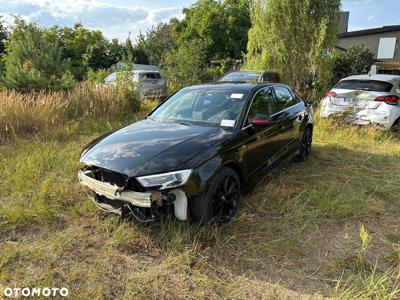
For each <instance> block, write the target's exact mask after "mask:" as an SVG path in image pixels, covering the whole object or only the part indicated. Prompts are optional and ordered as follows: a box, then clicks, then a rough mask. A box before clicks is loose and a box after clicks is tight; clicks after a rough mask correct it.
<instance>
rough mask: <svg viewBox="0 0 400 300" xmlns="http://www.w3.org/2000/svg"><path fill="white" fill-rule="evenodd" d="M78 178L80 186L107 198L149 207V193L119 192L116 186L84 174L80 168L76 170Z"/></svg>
mask: <svg viewBox="0 0 400 300" xmlns="http://www.w3.org/2000/svg"><path fill="white" fill-rule="evenodd" d="M87 172H90V171H87ZM78 178H79V182H80V183H81V185H82V186H85V187H87V188H89V189H90V190H92V191H93V192H95V193H96V194H98V195H101V196H104V197H107V198H108V199H111V200H122V201H126V202H129V203H131V204H132V205H134V206H138V207H147V208H149V207H151V193H139V192H134V191H122V192H121V191H120V190H119V187H118V186H116V185H112V184H110V183H107V182H101V181H99V180H96V179H94V178H92V177H90V176H88V175H86V174H85V172H84V171H82V170H81V171H79V172H78Z"/></svg>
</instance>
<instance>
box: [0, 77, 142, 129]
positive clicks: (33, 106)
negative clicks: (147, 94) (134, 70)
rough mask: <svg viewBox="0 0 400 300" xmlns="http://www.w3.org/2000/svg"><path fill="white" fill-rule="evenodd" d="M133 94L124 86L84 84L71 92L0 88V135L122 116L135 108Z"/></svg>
mask: <svg viewBox="0 0 400 300" xmlns="http://www.w3.org/2000/svg"><path fill="white" fill-rule="evenodd" d="M139 108H140V102H139V99H138V97H137V96H136V95H134V94H132V93H128V92H127V91H126V89H124V88H123V87H107V88H105V87H90V86H88V85H86V84H84V83H82V84H79V85H77V86H76V87H75V88H74V89H72V90H70V91H60V92H49V91H41V92H36V93H34V92H31V93H19V92H16V91H13V90H2V91H0V136H2V135H4V136H10V135H11V136H17V135H19V134H21V133H27V132H37V131H40V130H43V129H48V128H52V127H55V126H59V125H62V124H65V123H67V122H68V121H71V120H74V121H80V120H82V119H85V118H90V119H96V118H101V119H106V120H113V119H121V118H122V117H124V116H127V115H129V114H131V113H133V112H136V111H138V110H139Z"/></svg>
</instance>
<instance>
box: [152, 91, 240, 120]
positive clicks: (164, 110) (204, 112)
mask: <svg viewBox="0 0 400 300" xmlns="http://www.w3.org/2000/svg"><path fill="white" fill-rule="evenodd" d="M247 94H248V92H247V91H228V90H207V91H206V90H181V91H180V92H178V93H176V94H175V95H173V96H172V97H171V98H170V99H168V100H167V101H166V102H165V103H164V104H162V105H161V106H160V107H159V108H157V109H156V110H155V111H154V112H153V113H152V114H151V115H150V118H151V119H154V120H156V121H162V122H182V123H189V124H199V125H208V126H223V127H235V125H236V124H237V123H238V121H239V117H240V113H241V112H242V110H243V107H244V104H245V102H246V98H247Z"/></svg>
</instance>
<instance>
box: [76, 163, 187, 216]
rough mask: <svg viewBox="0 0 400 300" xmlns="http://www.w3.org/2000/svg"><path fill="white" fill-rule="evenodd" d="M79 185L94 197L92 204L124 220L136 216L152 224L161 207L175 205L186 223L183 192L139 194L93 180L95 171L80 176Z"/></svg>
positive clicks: (175, 210)
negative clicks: (126, 216) (124, 217)
mask: <svg viewBox="0 0 400 300" xmlns="http://www.w3.org/2000/svg"><path fill="white" fill-rule="evenodd" d="M78 178H79V182H80V184H81V185H82V186H83V187H85V188H86V189H87V190H89V191H91V192H92V193H93V197H92V200H93V202H94V204H96V206H98V207H99V208H100V209H102V210H105V211H107V212H113V213H116V214H119V215H121V216H124V215H133V216H134V217H135V219H137V220H138V221H141V222H148V221H152V220H154V219H155V218H156V215H157V213H156V212H157V210H158V208H159V207H161V206H163V205H164V206H166V205H168V204H172V205H173V206H174V213H175V216H176V218H177V219H179V220H186V219H187V197H186V194H185V192H184V191H183V190H182V189H174V190H171V191H166V192H163V193H161V192H160V191H157V190H154V191H149V192H136V191H130V190H124V189H123V188H121V187H119V186H117V185H113V184H111V183H108V182H103V181H100V180H97V179H95V178H93V177H92V171H90V170H80V171H79V172H78Z"/></svg>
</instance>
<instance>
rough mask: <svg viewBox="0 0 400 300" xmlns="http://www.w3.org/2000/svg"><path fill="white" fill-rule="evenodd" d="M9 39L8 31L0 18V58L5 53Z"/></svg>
mask: <svg viewBox="0 0 400 300" xmlns="http://www.w3.org/2000/svg"><path fill="white" fill-rule="evenodd" d="M6 38H7V30H6V27H5V26H4V23H3V20H2V18H1V16H0V56H1V55H2V54H3V53H4V42H5V40H6Z"/></svg>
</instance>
